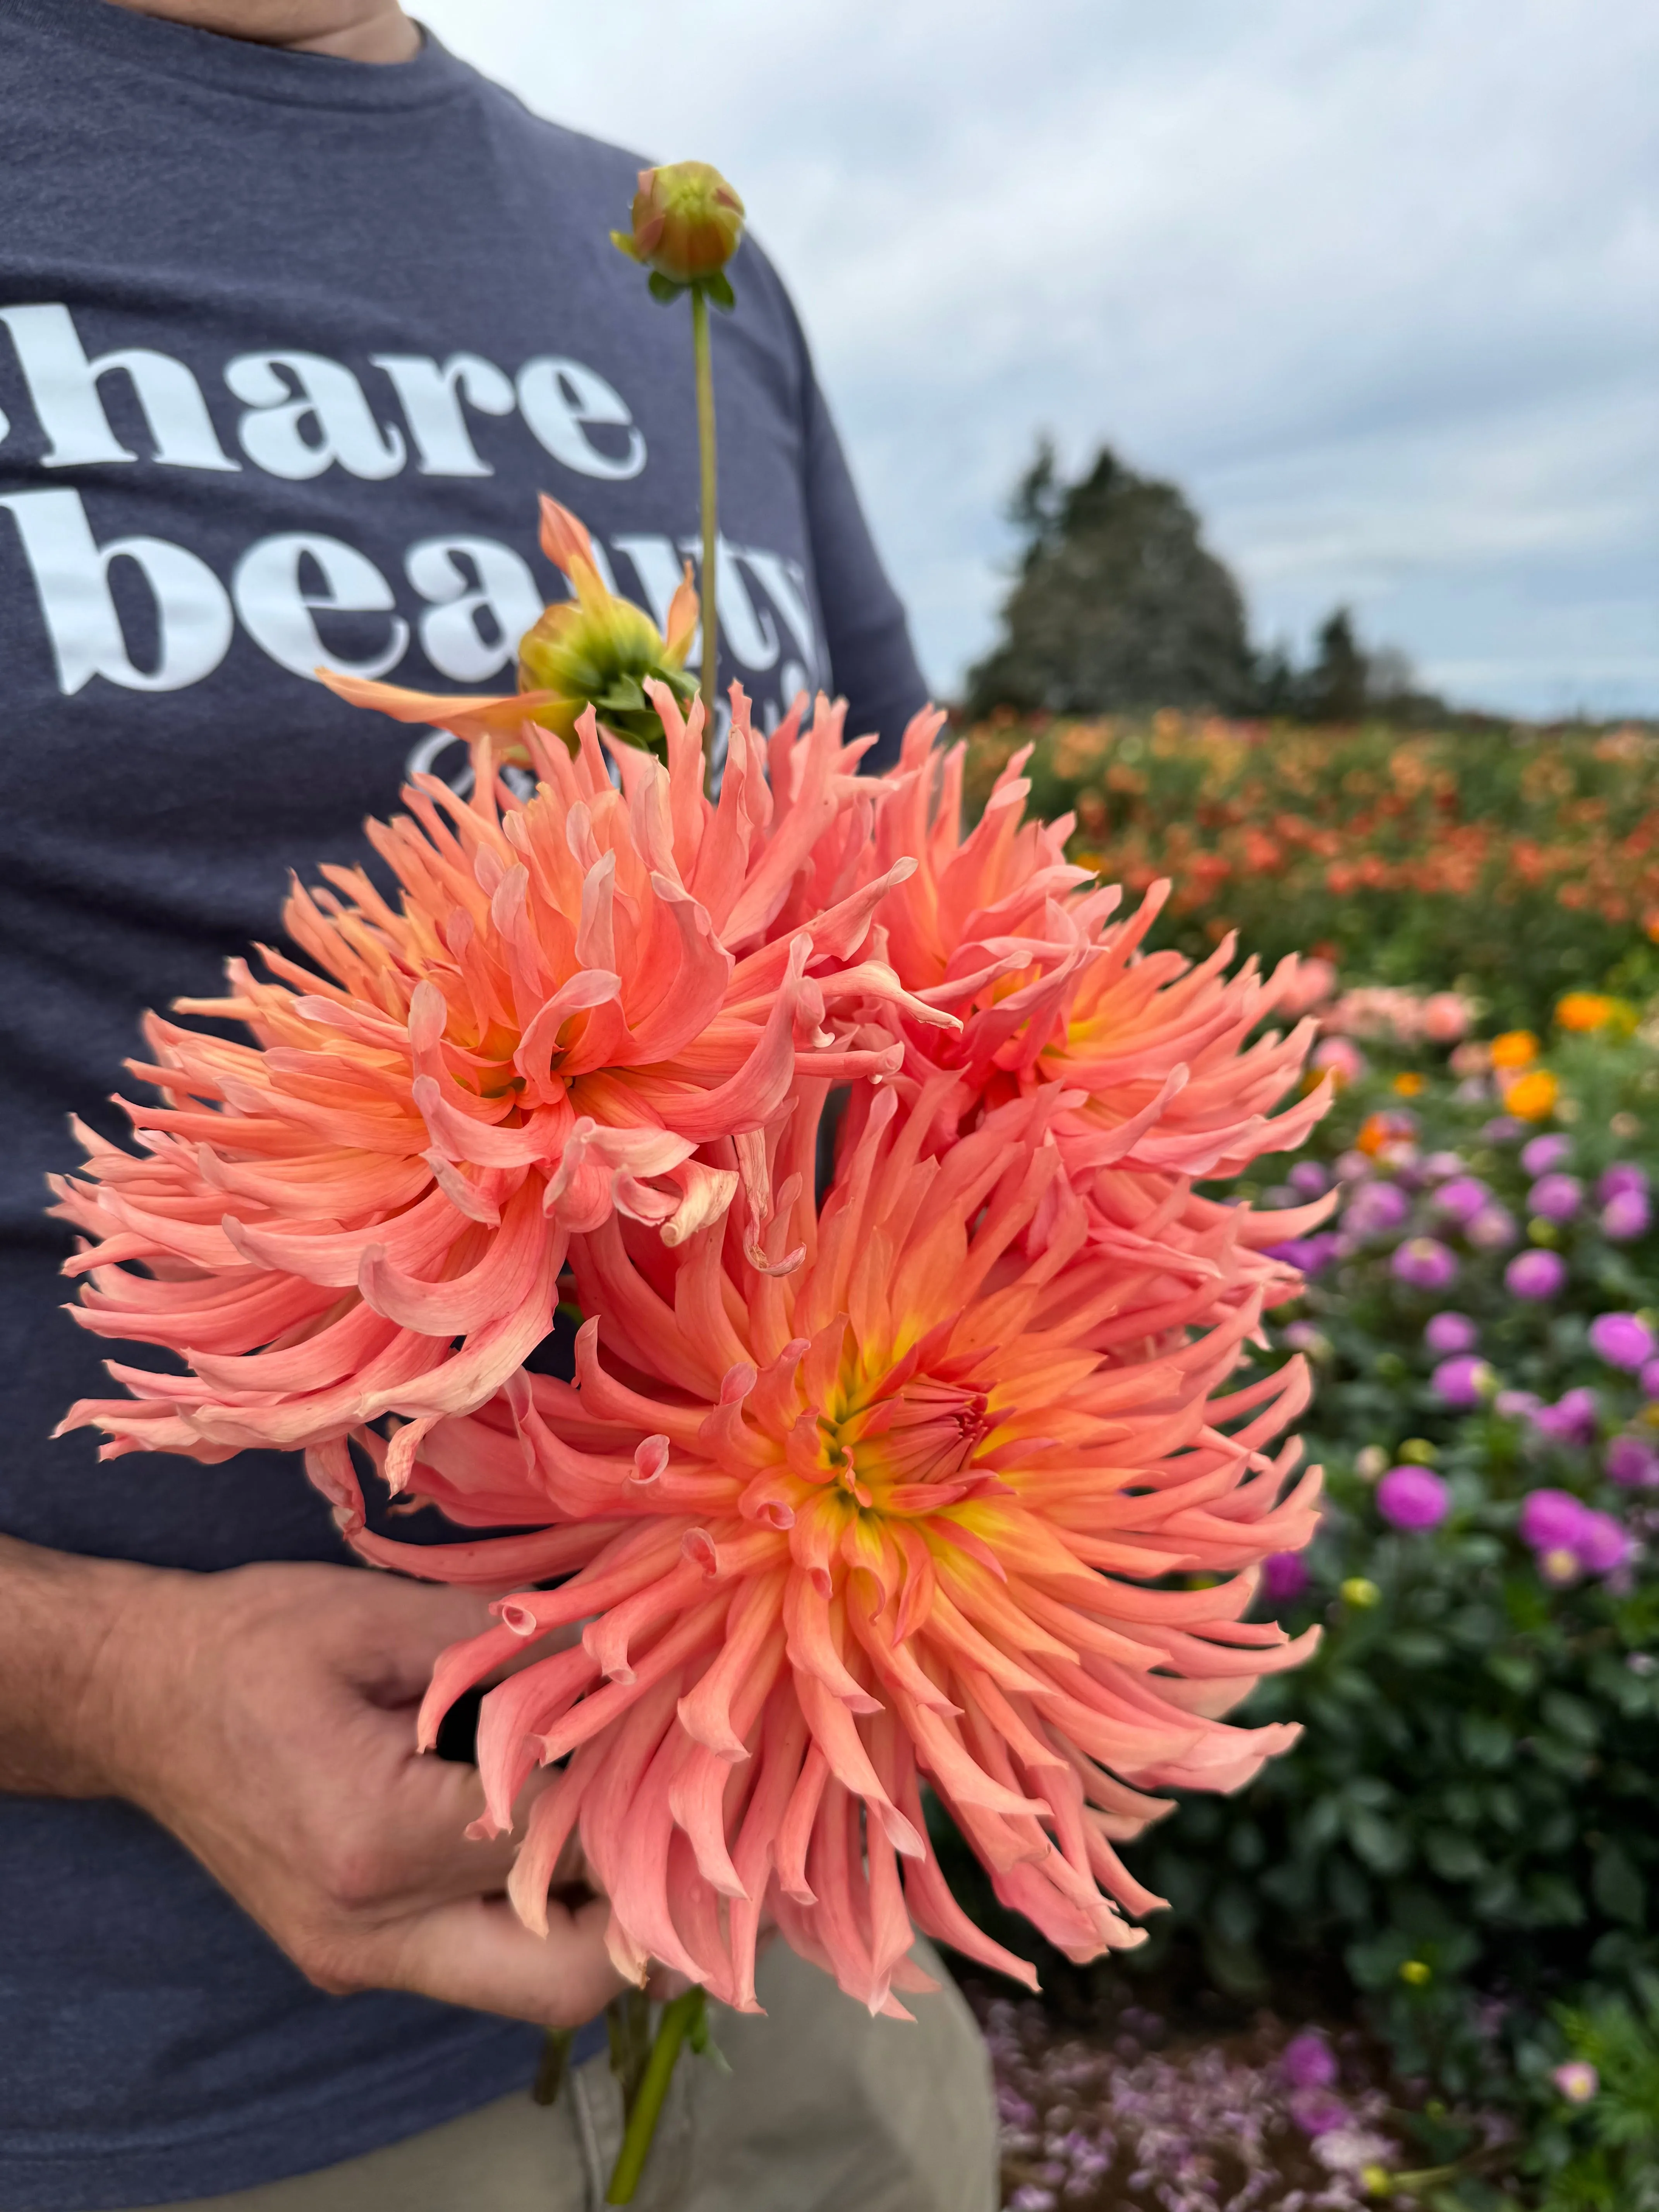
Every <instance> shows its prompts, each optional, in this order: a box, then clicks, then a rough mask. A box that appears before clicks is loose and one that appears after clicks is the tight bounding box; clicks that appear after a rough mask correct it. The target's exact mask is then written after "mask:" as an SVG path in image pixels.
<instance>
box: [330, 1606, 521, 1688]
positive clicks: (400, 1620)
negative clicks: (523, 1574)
mask: <svg viewBox="0 0 1659 2212" xmlns="http://www.w3.org/2000/svg"><path fill="white" fill-rule="evenodd" d="M362 1579H363V1580H364V1581H365V1582H366V1583H369V1584H370V1586H371V1588H372V1589H373V1602H374V1607H375V1609H376V1611H377V1613H379V1614H380V1620H378V1621H377V1623H376V1633H375V1634H374V1636H373V1637H372V1638H369V1637H365V1636H364V1635H363V1634H362V1624H361V1622H360V1621H359V1622H356V1623H354V1624H353V1644H352V1649H351V1650H350V1652H349V1654H348V1655H347V1656H346V1662H345V1663H346V1666H347V1668H348V1671H349V1679H350V1680H354V1681H355V1682H356V1685H357V1686H358V1687H359V1688H360V1689H361V1690H362V1692H364V1693H365V1695H367V1696H368V1697H371V1698H373V1699H374V1701H375V1703H376V1704H379V1705H412V1704H418V1702H419V1701H420V1699H422V1697H424V1696H425V1694H426V1687H427V1684H428V1682H429V1681H430V1680H431V1679H432V1667H433V1662H434V1661H435V1659H436V1658H437V1656H438V1654H439V1653H440V1652H441V1651H443V1650H447V1649H448V1647H449V1645H450V1644H462V1643H465V1641H466V1640H467V1638H469V1637H473V1636H482V1635H483V1632H485V1630H486V1629H489V1628H494V1627H497V1626H499V1625H500V1624H499V1623H498V1622H497V1621H496V1620H495V1616H494V1615H493V1614H492V1613H491V1612H490V1610H489V1600H488V1599H487V1598H484V1597H483V1596H481V1595H479V1593H478V1592H477V1590H465V1589H450V1588H449V1587H447V1585H446V1584H444V1583H412V1582H405V1581H404V1579H403V1578H402V1577H396V1576H390V1575H385V1576H381V1575H370V1574H367V1573H366V1574H365V1575H364V1576H363V1578H362Z"/></svg>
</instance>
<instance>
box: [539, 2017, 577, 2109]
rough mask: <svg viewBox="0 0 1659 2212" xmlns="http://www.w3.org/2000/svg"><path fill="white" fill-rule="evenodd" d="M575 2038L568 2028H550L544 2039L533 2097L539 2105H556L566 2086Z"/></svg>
mask: <svg viewBox="0 0 1659 2212" xmlns="http://www.w3.org/2000/svg"><path fill="white" fill-rule="evenodd" d="M574 2041H575V2036H574V2033H573V2032H572V2031H571V2030H570V2029H569V2028H568V2027H550V2028H549V2029H548V2031H547V2033H546V2034H545V2035H544V2037H543V2038H542V2055H541V2062H540V2063H539V2064H538V2067H537V2069H536V2080H535V2083H534V2086H533V2087H532V2089H531V2092H530V2093H531V2095H532V2097H533V2098H534V2099H535V2100H536V2102H537V2103H538V2105H556V2104H557V2103H558V2101H559V2091H560V2090H561V2089H562V2087H563V2086H564V2077H565V2070H566V2069H567V2068H568V2065H569V2063H570V2046H571V2045H572V2044H573V2043H574Z"/></svg>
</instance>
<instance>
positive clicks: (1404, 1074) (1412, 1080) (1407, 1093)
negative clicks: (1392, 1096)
mask: <svg viewBox="0 0 1659 2212" xmlns="http://www.w3.org/2000/svg"><path fill="white" fill-rule="evenodd" d="M1394 1087H1395V1090H1396V1091H1398V1092H1399V1093H1400V1096H1401V1097H1402V1098H1415V1097H1419V1094H1420V1093H1421V1092H1423V1091H1426V1090H1427V1089H1428V1087H1429V1084H1428V1078H1427V1077H1426V1076H1425V1075H1419V1073H1417V1071H1416V1069H1415V1068H1412V1067H1407V1068H1405V1069H1403V1070H1402V1071H1401V1073H1400V1074H1398V1075H1396V1076H1395V1079H1394Z"/></svg>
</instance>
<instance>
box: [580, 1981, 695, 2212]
mask: <svg viewBox="0 0 1659 2212" xmlns="http://www.w3.org/2000/svg"><path fill="white" fill-rule="evenodd" d="M705 2002H706V1999H705V1998H704V1996H703V1993H702V1990H701V1989H690V1990H687V1991H686V1992H685V1994H684V1996H678V1997H676V1998H674V1999H673V2001H672V2002H671V2003H669V2004H665V2006H664V2007H663V2008H662V2019H661V2021H659V2024H658V2027H657V2039H656V2041H655V2042H654V2043H653V2045H652V2046H651V2056H650V2057H649V2058H648V2059H647V2061H646V2067H645V2073H644V2075H643V2077H642V2079H641V2082H640V2086H639V2093H638V2094H637V2095H636V2096H635V2100H634V2105H633V2110H632V2111H631V2112H629V2115H628V2124H627V2127H626V2129H625V2130H624V2131H623V2143H622V2148H621V2150H619V2151H618V2152H617V2164H616V2169H615V2171H614V2172H612V2174H611V2186H610V2188H609V2189H607V2190H606V2191H605V2203H607V2204H631V2203H633V2202H634V2191H635V2190H636V2189H637V2188H638V2187H639V2185H640V2176H641V2173H642V2172H644V2170H645V2161H646V2157H647V2153H648V2152H649V2150H650V2148H651V2143H652V2138H653V2136H655V2134H656V2132H657V2122H658V2120H659V2118H661V2116H662V2105H663V2099H664V2098H665V2096H666V2095H667V2094H668V2085H669V2083H670V2082H671V2081H672V2080H673V2078H674V2062H675V2060H676V2059H677V2058H678V2057H679V2055H680V2045H681V2044H683V2043H684V2040H685V2039H686V2037H687V2036H688V2035H692V2036H694V2037H695V2032H696V2027H697V2025H698V2023H699V2022H700V2021H701V2020H702V2013H703V2006H704V2004H705Z"/></svg>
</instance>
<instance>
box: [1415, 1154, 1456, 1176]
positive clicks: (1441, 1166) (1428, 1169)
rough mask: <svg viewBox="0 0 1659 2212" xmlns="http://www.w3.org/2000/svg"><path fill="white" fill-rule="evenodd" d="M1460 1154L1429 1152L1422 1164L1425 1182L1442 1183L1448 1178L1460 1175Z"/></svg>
mask: <svg viewBox="0 0 1659 2212" xmlns="http://www.w3.org/2000/svg"><path fill="white" fill-rule="evenodd" d="M1462 1172H1463V1155H1462V1152H1431V1153H1429V1154H1428V1156H1427V1157H1426V1158H1425V1160H1424V1162H1423V1166H1422V1173H1423V1178H1424V1180H1425V1182H1445V1180H1446V1178H1447V1176H1455V1175H1462Z"/></svg>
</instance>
